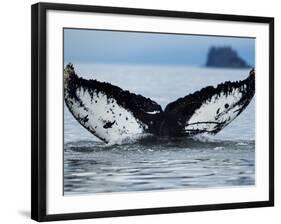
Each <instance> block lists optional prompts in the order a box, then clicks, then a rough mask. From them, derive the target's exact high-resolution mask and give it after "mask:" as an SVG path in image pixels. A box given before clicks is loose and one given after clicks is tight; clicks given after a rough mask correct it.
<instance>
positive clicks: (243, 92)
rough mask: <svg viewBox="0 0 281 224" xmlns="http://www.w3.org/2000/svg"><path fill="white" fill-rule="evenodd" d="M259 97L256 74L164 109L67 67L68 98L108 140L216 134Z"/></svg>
mask: <svg viewBox="0 0 281 224" xmlns="http://www.w3.org/2000/svg"><path fill="white" fill-rule="evenodd" d="M254 94H255V71H254V70H251V72H250V74H249V76H248V77H247V78H246V79H245V80H242V81H237V82H229V81H228V82H225V83H222V84H219V85H218V86H217V87H213V86H208V87H205V88H203V89H201V90H200V91H196V92H194V93H192V94H189V95H187V96H185V97H183V98H179V99H177V100H176V101H174V102H171V103H169V104H168V105H167V106H166V108H165V110H163V109H162V108H161V106H160V105H159V104H157V103H156V102H155V101H153V100H151V99H150V98H146V97H143V96H141V95H137V94H134V93H130V92H129V91H126V90H122V89H121V88H119V87H117V86H114V85H112V84H110V83H105V82H99V81H97V80H86V79H83V78H80V77H78V75H77V74H76V73H75V70H74V67H73V65H72V64H68V65H67V66H66V67H65V69H64V99H65V103H66V105H67V107H68V109H69V110H70V112H71V113H72V115H73V116H74V117H75V119H76V120H77V121H78V122H79V123H80V124H81V125H82V126H83V127H85V128H86V129H87V130H88V131H90V132H91V133H92V134H94V135H95V136H97V137H98V138H100V139H102V140H103V141H105V142H110V141H114V140H116V139H122V138H130V137H132V136H136V135H142V134H144V133H148V134H153V135H156V136H192V135H196V134H199V133H204V132H206V133H211V134H216V133H218V132H219V131H220V130H222V129H223V128H224V127H225V126H227V125H228V124H229V123H230V122H231V121H233V120H234V119H235V118H236V117H237V116H238V115H239V114H240V113H241V112H242V111H243V110H244V109H245V108H246V107H247V105H248V104H249V103H250V101H251V99H252V98H253V96H254Z"/></svg>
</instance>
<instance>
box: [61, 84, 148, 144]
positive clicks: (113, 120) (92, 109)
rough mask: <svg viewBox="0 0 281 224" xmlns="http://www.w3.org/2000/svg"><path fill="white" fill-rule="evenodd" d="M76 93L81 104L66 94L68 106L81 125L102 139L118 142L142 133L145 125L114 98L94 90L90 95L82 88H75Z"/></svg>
mask: <svg viewBox="0 0 281 224" xmlns="http://www.w3.org/2000/svg"><path fill="white" fill-rule="evenodd" d="M76 95H77V97H78V98H79V99H80V100H81V102H82V104H80V103H79V101H77V100H74V99H72V98H69V97H68V96H66V98H67V100H66V103H67V105H68V108H69V109H70V111H71V112H72V114H73V115H74V117H75V118H76V119H77V120H78V121H79V123H80V124H81V125H82V126H84V127H85V128H87V129H89V131H91V132H92V133H93V134H94V135H96V136H97V137H99V138H101V139H103V140H104V141H106V142H108V143H112V142H118V141H122V140H124V139H127V138H135V137H137V136H138V135H141V134H143V133H144V130H145V128H146V126H145V125H144V124H143V123H141V122H140V121H139V120H137V119H136V118H135V117H134V116H133V114H132V113H131V112H130V111H128V110H126V109H125V108H123V107H121V106H120V105H119V104H118V103H117V101H116V100H115V99H114V98H111V97H109V96H107V95H106V94H104V93H103V92H101V91H99V92H97V91H94V92H93V95H92V97H91V94H90V93H89V92H88V91H87V90H85V89H83V88H79V89H77V90H76Z"/></svg>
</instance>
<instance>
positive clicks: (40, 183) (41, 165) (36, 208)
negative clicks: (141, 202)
mask: <svg viewBox="0 0 281 224" xmlns="http://www.w3.org/2000/svg"><path fill="white" fill-rule="evenodd" d="M48 10H58V11H60V10H63V11H75V12H87V13H91V12H96V13H97V12H100V13H111V14H124V15H141V16H154V17H159V16H161V17H169V18H172V17H173V18H192V19H205V20H217V21H234V22H254V23H264V24H268V25H269V59H268V60H269V75H270V77H269V192H268V194H269V200H267V201H255V202H242V203H226V204H211V205H210V204H208V205H196V206H177V207H159V208H144V209H142V208H140V209H129V210H114V211H100V212H83V213H68V214H52V215H49V214H47V213H46V203H47V200H46V192H47V189H46V184H47V183H46V144H47V138H46V133H47V132H46V128H47V120H46V118H47V112H46V111H47V105H46V96H47V93H46V90H47V88H46V69H47V68H46V36H47V33H46V13H47V11H48ZM31 26H32V30H31V37H32V38H31V41H32V45H31V61H32V64H31V76H32V83H31V96H32V99H31V102H32V104H31V127H32V133H31V136H32V140H31V143H32V144H31V147H32V153H31V161H32V164H31V177H32V178H31V218H32V219H34V220H36V221H54V220H70V219H86V218H102V217H116V216H132V215H147V214H161V213H177V212H193V211H206V210H222V209H238V208H254V207H267V206H274V18H270V17H256V16H240V15H224V14H210V13H194V12H183V11H164V10H151V9H137V8H119V7H103V6H89V5H73V4H55V3H37V4H34V5H32V11H31Z"/></svg>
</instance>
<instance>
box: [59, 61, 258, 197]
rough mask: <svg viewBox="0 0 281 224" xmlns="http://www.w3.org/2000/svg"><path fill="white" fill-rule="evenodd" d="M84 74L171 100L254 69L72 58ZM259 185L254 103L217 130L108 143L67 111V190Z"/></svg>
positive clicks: (241, 76)
mask: <svg viewBox="0 0 281 224" xmlns="http://www.w3.org/2000/svg"><path fill="white" fill-rule="evenodd" d="M74 65H75V68H76V70H77V72H78V74H83V76H84V77H86V78H96V79H98V80H100V81H108V82H111V83H113V84H115V85H118V86H120V87H121V88H123V89H128V90H130V91H132V92H135V93H139V94H142V95H144V96H145V97H150V98H151V99H153V100H155V101H156V102H158V103H159V104H160V105H161V106H162V107H163V108H164V107H165V106H166V105H167V104H168V103H169V102H171V101H173V100H176V99H177V98H179V97H183V96H185V95H187V94H189V93H192V92H194V91H196V90H199V89H201V88H203V87H205V86H207V85H216V84H218V83H220V82H224V81H226V80H239V79H244V78H245V77H246V76H247V73H248V70H244V69H243V70H240V69H236V70H226V69H205V68H189V67H168V66H161V67H157V66H125V65H118V66H117V65H112V66H109V65H89V64H77V65H76V64H74ZM254 184H255V103H254V99H253V101H252V102H251V103H250V104H249V106H248V107H247V108H246V110H245V111H244V112H243V113H242V114H241V115H240V116H239V117H238V118H236V119H235V120H234V121H233V122H232V123H231V124H230V125H229V126H228V127H226V128H225V129H224V130H222V131H221V132H220V133H219V134H217V135H216V136H198V137H196V138H193V139H187V138H184V139H183V138H181V139H165V138H162V139H156V138H154V137H147V138H144V139H141V140H139V141H133V140H132V141H128V142H126V143H123V144H113V145H106V144H105V143H103V142H101V141H100V140H98V139H97V138H96V137H95V136H93V135H92V134H90V133H89V132H88V131H87V130H85V129H84V128H83V127H82V126H80V125H79V124H78V122H77V121H76V120H75V119H74V118H73V117H72V115H71V114H70V113H69V112H68V110H67V108H66V107H65V110H64V193H65V194H66V195H69V194H89V193H104V192H130V191H146V190H162V189H183V188H206V187H230V186H237V185H254Z"/></svg>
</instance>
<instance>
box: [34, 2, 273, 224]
mask: <svg viewBox="0 0 281 224" xmlns="http://www.w3.org/2000/svg"><path fill="white" fill-rule="evenodd" d="M273 38H274V19H273V18H268V17H253V16H240V15H222V14H206V13H194V12H182V11H163V10H150V9H135V8H134V9H133V8H116V7H102V6H86V5H68V4H53V3H38V4H35V5H33V6H32V208H31V210H32V212H31V216H32V218H33V219H35V220H37V221H52V220H66V219H82V218H98V217H114V216H130V215H145V214H160V213H175V212H190V211H204V210H218V209H234V208H251V207H262V206H273V205H274V129H273V126H274V125H273V124H274V112H273V111H274V89H273V87H274V85H273V81H274V78H273V77H274V39H273Z"/></svg>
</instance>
